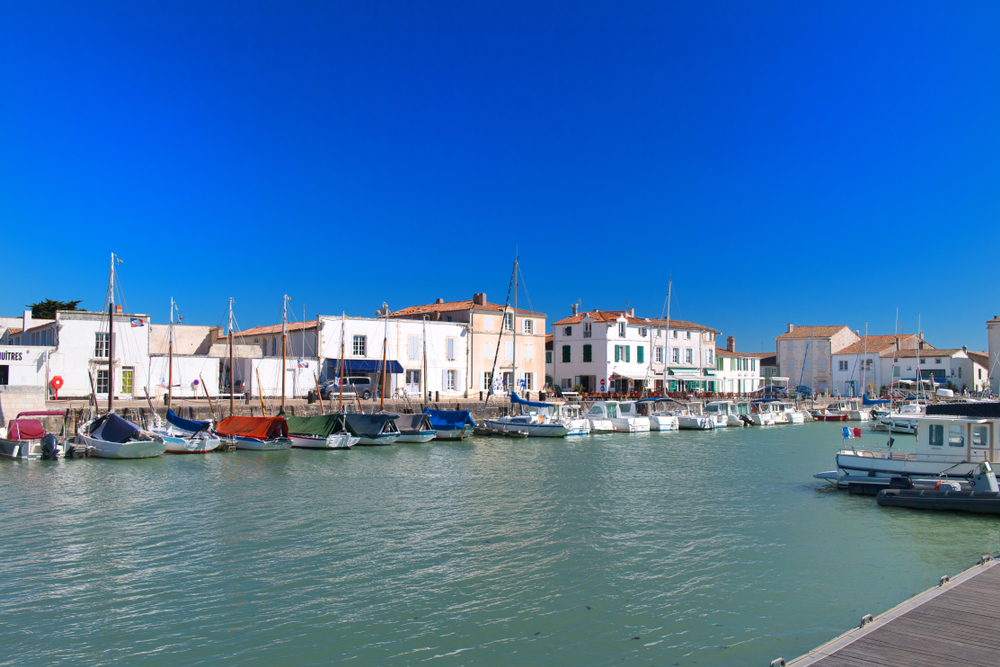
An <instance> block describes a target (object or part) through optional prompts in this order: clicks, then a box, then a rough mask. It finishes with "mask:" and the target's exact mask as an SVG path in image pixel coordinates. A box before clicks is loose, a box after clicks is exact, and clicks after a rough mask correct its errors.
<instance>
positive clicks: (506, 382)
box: [500, 371, 514, 391]
mask: <svg viewBox="0 0 1000 667" xmlns="http://www.w3.org/2000/svg"><path fill="white" fill-rule="evenodd" d="M502 382H503V384H502V385H501V386H500V388H501V389H502V390H503V391H510V390H511V389H512V388H513V386H514V373H512V372H511V371H506V372H504V374H503V380H502Z"/></svg>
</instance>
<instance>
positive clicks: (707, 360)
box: [705, 350, 712, 366]
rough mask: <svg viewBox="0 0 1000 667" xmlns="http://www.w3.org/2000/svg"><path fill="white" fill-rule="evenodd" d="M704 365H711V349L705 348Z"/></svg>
mask: <svg viewBox="0 0 1000 667" xmlns="http://www.w3.org/2000/svg"><path fill="white" fill-rule="evenodd" d="M705 365H706V366H711V365H712V351H711V350H705Z"/></svg>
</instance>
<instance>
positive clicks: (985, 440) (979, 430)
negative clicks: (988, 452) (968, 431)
mask: <svg viewBox="0 0 1000 667" xmlns="http://www.w3.org/2000/svg"><path fill="white" fill-rule="evenodd" d="M972 446H973V447H989V446H990V436H989V429H988V427H986V426H973V427H972Z"/></svg>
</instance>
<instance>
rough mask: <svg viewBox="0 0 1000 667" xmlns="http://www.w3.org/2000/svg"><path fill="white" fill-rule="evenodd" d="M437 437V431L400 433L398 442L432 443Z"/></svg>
mask: <svg viewBox="0 0 1000 667" xmlns="http://www.w3.org/2000/svg"><path fill="white" fill-rule="evenodd" d="M435 435H437V433H436V431H421V432H420V433H400V434H399V438H397V439H396V442H430V441H431V440H433V439H434V436H435Z"/></svg>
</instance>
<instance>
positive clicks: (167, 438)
mask: <svg viewBox="0 0 1000 667" xmlns="http://www.w3.org/2000/svg"><path fill="white" fill-rule="evenodd" d="M176 309H177V304H176V303H174V299H173V297H171V298H170V324H169V325H168V326H167V332H168V335H167V341H168V342H167V426H162V425H160V424H157V425H156V426H154V427H152V428H150V429H149V430H150V431H151V432H153V433H156V434H157V435H159V436H161V437H162V438H163V442H164V444H166V446H167V452H168V453H170V454H207V453H208V452H211V451H213V450H215V449H216V448H218V446H219V445H220V444H221V442H222V441H221V440H219V438H217V437H216V436H215V435H214V434H213V433H212V431H211V428H212V423H211V422H208V421H195V420H192V419H183V418H182V417H180V416H178V415H177V413H175V412H174V409H173V406H172V405H171V403H172V402H173V391H174V311H175V310H176ZM154 415H155V413H154ZM158 419H159V418H157V420H158Z"/></svg>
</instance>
